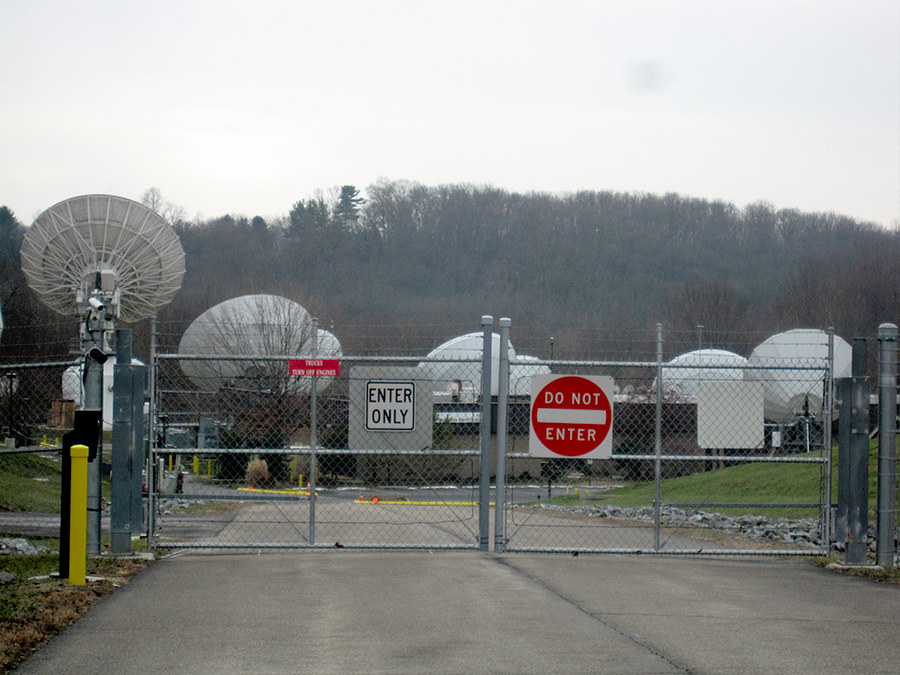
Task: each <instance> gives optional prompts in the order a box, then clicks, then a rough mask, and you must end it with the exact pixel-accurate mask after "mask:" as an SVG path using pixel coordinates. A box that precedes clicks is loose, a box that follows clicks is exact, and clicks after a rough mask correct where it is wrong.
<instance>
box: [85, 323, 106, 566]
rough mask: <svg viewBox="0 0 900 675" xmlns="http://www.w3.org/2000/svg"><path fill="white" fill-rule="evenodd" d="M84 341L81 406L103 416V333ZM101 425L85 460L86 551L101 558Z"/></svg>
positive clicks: (96, 332)
mask: <svg viewBox="0 0 900 675" xmlns="http://www.w3.org/2000/svg"><path fill="white" fill-rule="evenodd" d="M88 335H89V337H88V338H87V339H86V340H85V341H84V343H83V344H84V347H85V349H84V352H85V356H84V405H83V408H84V409H85V410H100V411H101V414H100V417H101V419H102V417H103V364H104V363H106V359H107V356H106V353H105V352H104V351H103V333H102V331H100V330H94V331H92V332H90V333H88ZM102 465H103V425H102V424H101V425H100V437H99V438H98V440H97V452H96V454H95V455H94V456H93V457H91V458H89V459H88V493H87V552H88V555H100V515H101V512H102V509H103V491H102V489H103V475H102V471H101V467H102Z"/></svg>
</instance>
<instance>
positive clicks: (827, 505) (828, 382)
mask: <svg viewBox="0 0 900 675" xmlns="http://www.w3.org/2000/svg"><path fill="white" fill-rule="evenodd" d="M833 414H834V328H829V329H828V365H827V366H826V368H825V386H824V389H823V391H822V449H823V452H824V459H825V466H824V472H825V478H826V480H825V481H824V485H823V487H824V491H825V494H824V499H823V502H824V508H823V509H822V546H823V547H824V549H825V551H826V552H827V551H828V549H829V547H830V546H831V541H832V536H833V534H832V530H833V528H834V523H833V522H832V513H831V499H832V496H831V471H832V466H831V464H832V461H831V460H832V452H831V420H832V416H833Z"/></svg>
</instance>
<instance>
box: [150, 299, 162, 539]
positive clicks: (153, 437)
mask: <svg viewBox="0 0 900 675" xmlns="http://www.w3.org/2000/svg"><path fill="white" fill-rule="evenodd" d="M156 321H157V319H156V317H155V316H151V317H150V376H149V378H148V382H147V396H148V398H149V399H150V408H149V416H150V429H149V434H148V435H149V438H148V439H147V443H148V448H147V548H149V549H150V550H151V551H152V550H153V548H154V540H153V529H154V527H155V525H156V518H155V516H154V513H153V512H154V510H155V508H156V454H155V450H156V441H157V434H156V407H157V402H156V378H157V376H158V368H159V366H158V364H157V363H156V339H157V338H156V330H157V325H156Z"/></svg>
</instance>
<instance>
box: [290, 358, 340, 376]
mask: <svg viewBox="0 0 900 675" xmlns="http://www.w3.org/2000/svg"><path fill="white" fill-rule="evenodd" d="M288 373H289V374H290V375H292V376H293V377H337V376H338V375H340V374H341V361H340V359H290V361H288Z"/></svg>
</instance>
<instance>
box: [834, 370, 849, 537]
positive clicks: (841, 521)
mask: <svg viewBox="0 0 900 675" xmlns="http://www.w3.org/2000/svg"><path fill="white" fill-rule="evenodd" d="M834 384H835V390H836V394H835V403H836V404H837V407H838V462H837V477H838V479H837V481H838V485H837V508H836V510H835V516H834V541H835V542H836V543H838V544H841V545H846V543H847V509H848V508H849V502H850V409H851V407H852V405H851V403H852V401H851V396H852V394H851V392H852V390H853V380H852V379H850V378H849V377H841V378H838V379H836V380H835V381H834Z"/></svg>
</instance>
